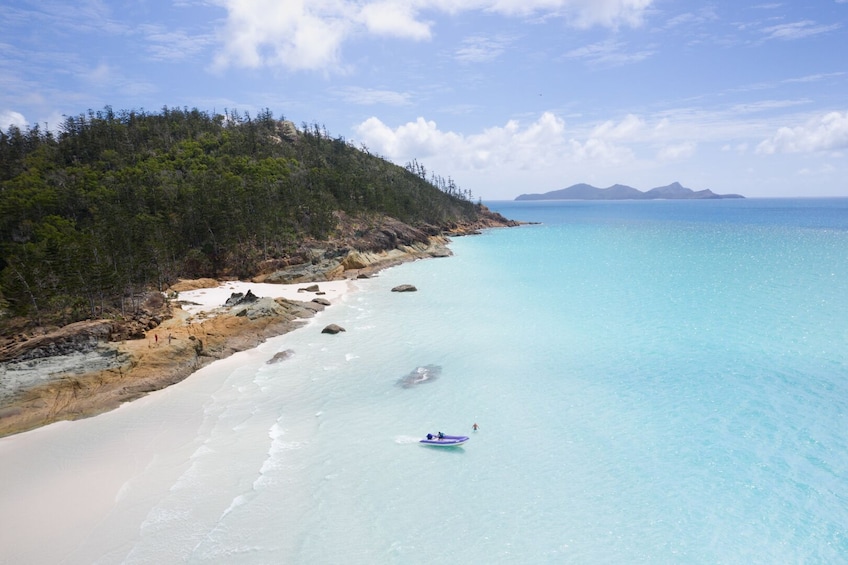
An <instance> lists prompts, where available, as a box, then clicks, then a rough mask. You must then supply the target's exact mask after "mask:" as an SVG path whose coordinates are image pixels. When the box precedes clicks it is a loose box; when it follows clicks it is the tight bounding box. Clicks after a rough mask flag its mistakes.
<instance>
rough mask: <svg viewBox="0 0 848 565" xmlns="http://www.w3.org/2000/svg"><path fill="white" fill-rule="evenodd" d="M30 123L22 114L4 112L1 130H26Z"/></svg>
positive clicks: (0, 115) (0, 124) (0, 121)
mask: <svg viewBox="0 0 848 565" xmlns="http://www.w3.org/2000/svg"><path fill="white" fill-rule="evenodd" d="M28 125H29V123H28V122H27V121H26V118H25V117H24V115H23V114H21V113H20V112H15V111H14V110H3V111H2V112H0V130H2V131H6V130H8V129H9V127H10V126H16V127H18V128H20V129H26V128H27V126H28Z"/></svg>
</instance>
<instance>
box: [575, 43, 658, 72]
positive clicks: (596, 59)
mask: <svg viewBox="0 0 848 565" xmlns="http://www.w3.org/2000/svg"><path fill="white" fill-rule="evenodd" d="M653 54H654V51H652V50H650V49H642V50H639V51H633V52H629V51H627V50H626V49H625V48H624V44H623V43H621V42H620V41H613V40H609V41H602V42H599V43H593V44H591V45H586V46H584V47H580V48H578V49H572V50H571V51H569V52H567V53H566V54H565V55H564V56H565V57H566V58H568V59H582V60H585V61H587V62H589V63H590V64H593V65H609V66H616V65H625V64H628V63H638V62H639V61H644V60H645V59H647V58H648V57H650V56H651V55H653Z"/></svg>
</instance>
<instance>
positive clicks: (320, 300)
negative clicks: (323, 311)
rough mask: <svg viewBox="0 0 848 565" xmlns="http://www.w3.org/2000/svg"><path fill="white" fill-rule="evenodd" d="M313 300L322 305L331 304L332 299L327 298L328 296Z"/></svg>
mask: <svg viewBox="0 0 848 565" xmlns="http://www.w3.org/2000/svg"><path fill="white" fill-rule="evenodd" d="M312 302H314V303H316V304H320V305H322V306H329V305H330V301H329V300H327V299H326V298H313V299H312Z"/></svg>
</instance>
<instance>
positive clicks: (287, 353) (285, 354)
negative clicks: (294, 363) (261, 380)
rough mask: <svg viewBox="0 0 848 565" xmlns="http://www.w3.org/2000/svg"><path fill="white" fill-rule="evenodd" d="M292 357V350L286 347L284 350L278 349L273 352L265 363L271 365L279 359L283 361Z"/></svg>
mask: <svg viewBox="0 0 848 565" xmlns="http://www.w3.org/2000/svg"><path fill="white" fill-rule="evenodd" d="M292 357H294V351H293V350H291V349H286V350H285V351H280V352H278V353H276V354H274V356H273V357H271V358H270V359H268V361H266V363H267V364H268V365H273V364H274V363H279V362H280V361H285V360H286V359H291V358H292Z"/></svg>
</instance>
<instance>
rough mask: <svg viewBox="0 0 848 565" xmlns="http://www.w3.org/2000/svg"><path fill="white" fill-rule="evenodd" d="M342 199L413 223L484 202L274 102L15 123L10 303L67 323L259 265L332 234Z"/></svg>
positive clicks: (6, 185)
mask: <svg viewBox="0 0 848 565" xmlns="http://www.w3.org/2000/svg"><path fill="white" fill-rule="evenodd" d="M339 210H340V211H344V212H347V213H350V214H362V213H369V212H378V213H382V214H386V215H389V216H392V217H394V218H397V219H399V220H401V221H403V222H406V223H410V224H413V225H415V224H422V223H428V224H433V225H444V224H445V223H447V222H453V221H458V220H462V219H473V218H474V217H475V215H476V213H477V207H476V206H475V205H474V204H472V203H471V202H470V201H469V198H468V195H467V194H462V192H461V191H459V190H457V189H456V187H455V185H454V183H453V181H450V180H448V181H445V180H444V179H442V178H440V177H433V178H430V179H427V178H426V171H425V170H424V168H423V167H422V166H421V165H419V164H418V163H413V164H410V165H408V166H407V168H402V167H398V166H396V165H393V164H391V163H389V162H387V161H386V160H384V159H381V158H379V157H376V156H374V155H371V154H369V153H368V151H367V150H365V149H356V148H354V147H352V146H351V144H349V143H347V142H346V141H345V140H344V139H342V138H331V137H330V136H329V135H328V134H327V133H326V130H323V129H322V128H320V127H318V126H317V125H312V126H308V125H306V124H303V125H302V126H301V127H300V128H295V127H294V124H292V123H291V122H286V121H283V120H276V119H274V118H273V116H272V114H271V112H270V111H267V110H266V111H264V112H262V113H260V114H259V115H258V116H256V117H253V118H251V117H250V116H249V115H246V114H245V115H241V114H239V113H237V112H227V113H225V114H224V115H220V114H214V115H212V114H209V113H205V112H202V111H198V110H196V109H192V110H188V109H172V108H163V109H162V110H161V111H160V112H158V113H147V112H144V111H123V112H119V113H115V112H113V111H112V109H111V108H108V107H107V108H105V109H104V110H103V111H99V112H92V111H89V112H88V114H87V115H80V116H76V117H69V118H66V120H65V122H64V124H62V127H61V132H60V133H58V134H55V135H54V134H53V133H51V132H50V131H43V130H40V129H39V128H38V127H37V126H36V127H32V128H29V129H27V130H25V131H22V130H20V129H19V128H16V127H14V126H13V127H11V128H9V130H8V131H7V132H0V246H2V247H0V249H2V255H0V300H2V301H3V303H4V304H2V306H4V307H5V309H6V311H7V313H9V314H11V315H16V316H28V317H30V318H32V319H36V320H37V319H40V318H42V317H48V318H50V319H52V320H54V321H61V322H68V321H73V320H77V319H82V318H85V317H88V316H91V315H94V314H95V312H98V311H100V310H102V309H103V308H104V307H106V306H109V305H115V304H122V303H123V300H124V298H125V297H132V296H134V294H135V293H136V292H137V291H138V290H140V289H142V288H146V287H149V286H158V287H159V288H161V287H162V286H163V285H164V284H165V283H167V282H168V281H172V280H174V279H175V278H177V277H199V276H213V277H214V276H218V275H221V274H232V275H236V276H240V275H241V276H245V275H250V274H251V273H252V272H253V271H254V270H255V268H256V265H257V264H258V263H259V262H260V261H263V260H265V259H271V258H279V257H283V256H285V255H286V254H287V253H288V252H290V251H291V250H292V249H293V248H294V247H296V245H297V244H298V242H300V241H302V240H303V239H304V238H308V237H310V238H317V239H325V238H327V237H329V236H331V235H332V232H333V229H334V227H335V224H336V219H335V218H336V216H335V215H334V213H335V212H336V211H339ZM57 317H58V318H57ZM59 318H61V319H59Z"/></svg>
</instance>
